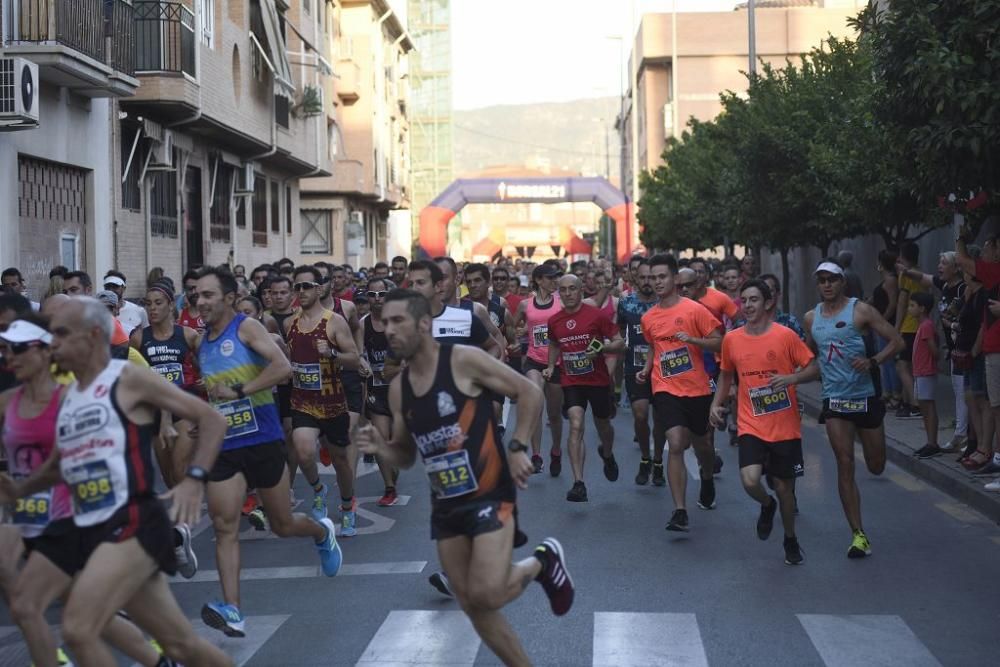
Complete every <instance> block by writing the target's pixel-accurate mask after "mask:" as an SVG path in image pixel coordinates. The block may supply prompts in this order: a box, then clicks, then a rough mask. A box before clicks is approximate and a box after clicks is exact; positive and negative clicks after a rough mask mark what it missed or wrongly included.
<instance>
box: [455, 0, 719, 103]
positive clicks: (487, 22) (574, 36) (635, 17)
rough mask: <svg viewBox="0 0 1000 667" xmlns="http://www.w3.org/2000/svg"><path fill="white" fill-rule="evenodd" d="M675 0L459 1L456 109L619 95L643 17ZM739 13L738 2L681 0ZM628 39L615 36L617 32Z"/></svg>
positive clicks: (697, 7)
mask: <svg viewBox="0 0 1000 667" xmlns="http://www.w3.org/2000/svg"><path fill="white" fill-rule="evenodd" d="M673 4H674V0H504V2H492V1H490V0H451V12H452V77H453V78H452V86H453V93H452V97H453V101H454V108H456V109H463V110H464V109H476V108H480V107H485V106H492V105H496V104H529V103H536V102H565V101H569V100H574V99H581V98H587V97H605V96H614V95H618V94H619V91H620V88H621V79H622V76H621V74H622V72H624V70H625V65H624V63H627V62H628V55H629V52H630V51H631V45H632V40H633V38H634V34H635V30H636V29H637V28H638V21H639V17H640V16H641V15H642V14H643V13H649V12H669V11H670V10H671V7H672V6H673ZM676 4H677V11H678V12H681V11H731V10H732V8H733V7H734V6H735V5H736V4H737V2H736V1H735V0H676ZM615 36H617V37H624V40H621V39H609V37H615Z"/></svg>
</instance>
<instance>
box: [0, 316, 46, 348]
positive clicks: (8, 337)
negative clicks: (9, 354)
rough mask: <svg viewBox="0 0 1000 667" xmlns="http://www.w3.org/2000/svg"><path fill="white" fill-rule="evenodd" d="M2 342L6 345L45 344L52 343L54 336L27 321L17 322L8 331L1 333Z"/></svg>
mask: <svg viewBox="0 0 1000 667" xmlns="http://www.w3.org/2000/svg"><path fill="white" fill-rule="evenodd" d="M0 340H3V341H4V342H6V343H14V344H17V343H44V344H45V345H48V344H49V343H51V342H52V334H50V333H49V332H48V331H46V330H45V329H43V328H41V327H40V326H38V325H37V324H32V323H31V322H28V321H26V320H15V321H14V322H12V323H11V325H10V326H9V327H7V330H6V331H4V332H3V333H0Z"/></svg>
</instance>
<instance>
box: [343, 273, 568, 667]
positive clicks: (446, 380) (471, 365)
mask: <svg viewBox="0 0 1000 667" xmlns="http://www.w3.org/2000/svg"><path fill="white" fill-rule="evenodd" d="M412 267H413V265H412V264H411V269H410V277H411V279H412V278H413V277H414V272H413V268H412ZM382 319H383V322H384V323H385V328H386V336H387V338H388V339H389V346H390V349H391V350H392V352H393V354H394V355H396V356H397V357H398V358H400V359H402V360H404V361H405V362H406V368H405V370H404V371H403V373H402V374H401V376H400V377H398V378H396V379H395V380H393V382H392V384H391V385H390V388H389V403H390V409H391V411H392V414H393V438H392V440H391V441H389V442H386V441H385V439H384V438H383V437H382V436H381V434H380V433H379V432H378V430H377V429H375V428H374V427H372V426H366V427H364V428H362V429H361V430H360V432H359V434H358V441H359V444H360V446H361V448H362V450H363V451H366V452H370V453H372V454H376V455H377V456H379V457H382V458H384V459H385V460H387V461H388V462H389V463H390V464H391V465H395V466H399V467H406V468H408V467H410V466H412V465H413V463H414V461H415V459H416V456H417V452H418V451H419V452H420V455H421V458H422V459H423V460H424V466H425V469H426V470H427V471H428V476H429V478H430V482H431V489H432V492H433V497H432V512H431V538H432V539H434V540H436V541H437V545H438V555H439V557H440V559H441V562H442V563H443V564H444V568H445V571H446V572H447V573H448V578H449V580H450V581H451V582H453V583H452V586H453V588H454V592H455V595H456V596H457V597H458V599H459V602H460V603H461V605H462V609H463V610H464V611H465V613H466V615H468V617H469V620H470V621H471V622H472V625H473V627H475V629H476V632H477V633H478V634H479V636H480V637H481V638H482V640H483V641H484V642H485V643H486V645H487V646H489V647H490V649H492V651H493V652H494V653H495V654H496V655H497V657H499V658H500V659H501V660H502V661H503V662H504V664H506V665H529V664H531V663H530V660H529V659H528V656H527V655H526V654H525V652H524V648H523V647H522V646H521V643H520V641H519V640H518V638H517V636H516V635H515V634H514V631H513V629H512V628H511V627H510V625H509V624H508V622H507V620H506V619H505V618H504V616H503V614H502V613H501V611H500V610H501V609H502V608H503V607H504V606H506V605H507V604H508V603H510V602H512V601H513V600H515V599H516V598H517V597H519V596H520V595H521V594H522V593H523V592H524V589H525V588H526V587H527V586H528V584H529V583H531V581H532V579H534V580H536V581H538V582H540V583H541V584H542V587H543V588H544V589H545V592H546V594H547V595H548V597H549V602H550V604H551V607H552V611H553V612H554V613H555V614H556V615H557V616H561V615H563V614H565V613H566V612H568V611H569V610H570V607H571V606H572V604H573V597H574V588H573V582H572V579H571V578H570V576H569V572H568V571H567V570H566V566H565V558H564V556H563V551H562V547H561V545H560V544H559V542H558V541H557V540H555V539H553V538H548V539H546V540H544V541H543V542H542V543H541V544H540V545H539V546H538V547H536V549H535V551H534V554H533V555H532V556H531V557H529V558H526V559H524V560H522V561H519V562H517V563H512V562H511V557H512V546H513V542H514V539H515V538H514V534H515V530H516V529H515V518H514V504H515V500H516V492H517V490H516V489H517V486H520V487H521V488H524V487H525V486H526V485H527V480H528V477H529V476H530V475H531V472H532V466H531V462H530V460H529V459H528V455H527V452H528V447H527V446H526V445H524V444H523V442H522V441H523V439H526V438H527V437H528V436H529V435H530V434H531V432H532V430H533V429H534V426H535V421H536V420H537V419H538V417H539V415H540V413H541V396H540V393H539V392H538V390H537V389H535V387H533V386H532V384H531V383H530V382H529V381H528V380H527V379H526V378H524V377H522V376H520V375H518V374H517V373H515V372H513V371H512V370H511V369H510V368H508V367H506V366H505V365H504V364H502V363H500V362H498V361H496V360H495V359H492V358H491V357H490V356H489V355H488V354H485V353H483V352H482V351H480V350H476V349H473V348H470V347H467V346H462V345H455V346H451V345H441V344H439V343H438V342H437V341H435V340H434V338H433V337H432V336H431V329H432V327H433V326H434V322H433V319H434V318H433V315H432V311H431V304H430V303H429V302H428V301H427V299H425V298H423V297H422V296H421V295H420V294H418V293H416V292H414V291H410V290H393V291H392V292H391V293H390V294H389V295H388V297H387V298H386V303H385V306H384V307H383V311H382ZM490 393H497V394H503V395H505V396H509V397H511V398H515V399H517V429H516V430H515V432H514V437H513V438H512V439H511V441H510V445H509V447H508V451H506V452H505V451H504V449H503V444H502V442H500V441H499V440H498V439H497V438H496V425H495V424H494V423H493V407H492V405H490V401H491V399H490V398H489V395H490ZM515 485H516V486H515Z"/></svg>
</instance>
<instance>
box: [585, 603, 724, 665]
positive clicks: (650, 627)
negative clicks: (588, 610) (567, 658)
mask: <svg viewBox="0 0 1000 667" xmlns="http://www.w3.org/2000/svg"><path fill="white" fill-rule="evenodd" d="M593 664H594V666H595V667H639V666H640V665H642V666H644V667H670V666H672V665H685V666H686V667H707V665H708V658H707V657H706V656H705V647H704V646H703V645H702V642H701V632H700V631H699V630H698V621H697V619H696V618H695V615H694V614H659V613H631V612H596V613H595V614H594V663H593Z"/></svg>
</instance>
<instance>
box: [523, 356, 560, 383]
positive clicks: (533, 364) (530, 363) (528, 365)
mask: <svg viewBox="0 0 1000 667" xmlns="http://www.w3.org/2000/svg"><path fill="white" fill-rule="evenodd" d="M546 368H548V366H547V365H546V364H540V363H538V362H537V361H535V360H534V359H532V358H531V357H525V358H524V373H525V375H527V374H528V371H538V372H539V373H541V372H542V371H544V370H545V369H546ZM561 378H562V373H561V372H560V368H559V367H558V366H556V367H555V370H553V371H552V378H551V379H549V381H548V382H549V384H559V380H560V379H561Z"/></svg>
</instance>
